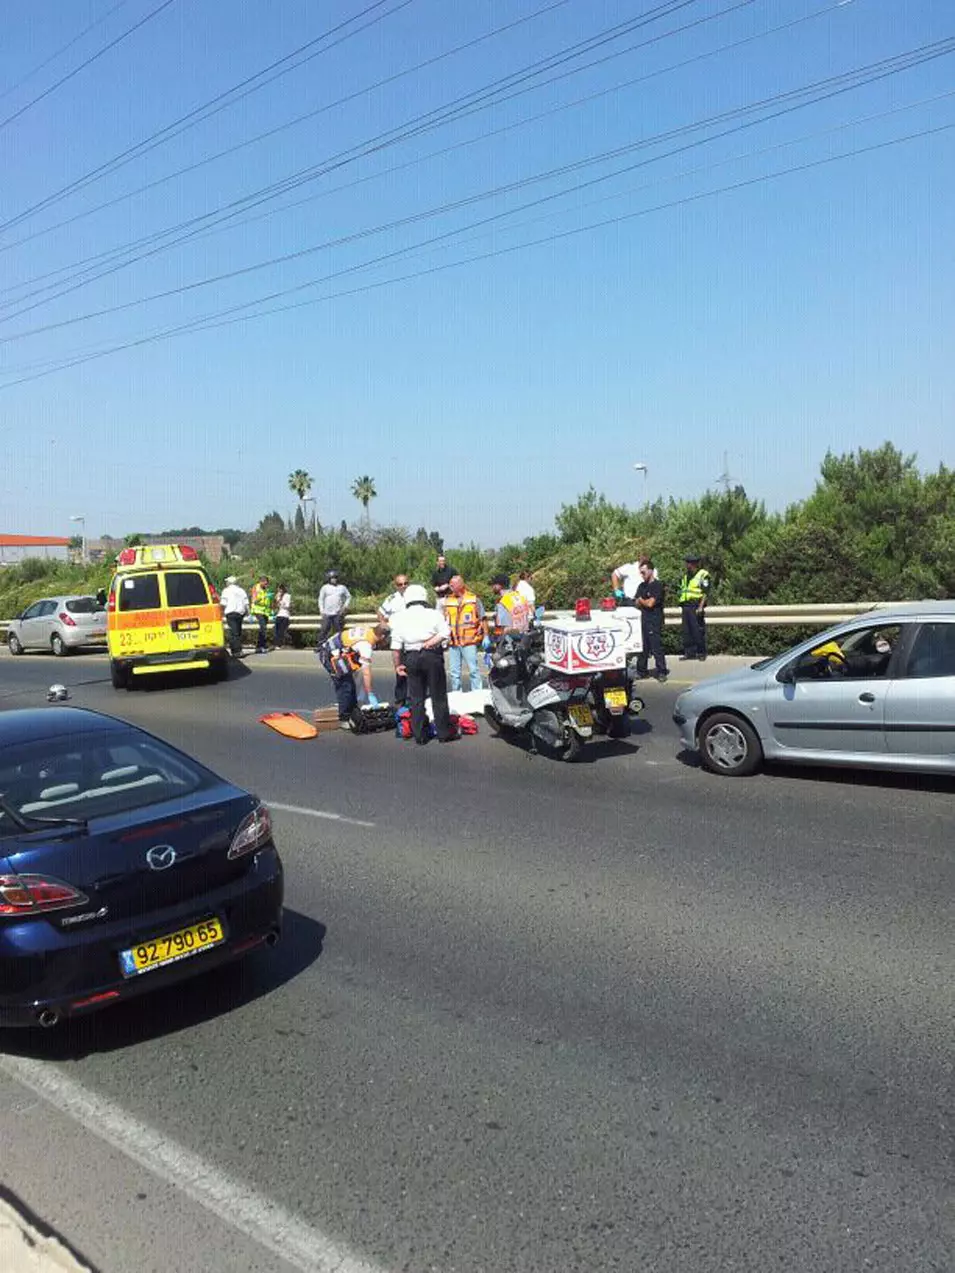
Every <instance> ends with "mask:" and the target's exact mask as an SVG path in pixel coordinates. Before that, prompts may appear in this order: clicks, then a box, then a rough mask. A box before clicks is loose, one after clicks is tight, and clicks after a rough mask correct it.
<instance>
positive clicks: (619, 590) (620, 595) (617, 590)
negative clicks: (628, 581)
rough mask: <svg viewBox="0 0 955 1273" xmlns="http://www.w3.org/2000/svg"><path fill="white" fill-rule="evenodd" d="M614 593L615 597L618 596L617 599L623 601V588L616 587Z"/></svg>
mask: <svg viewBox="0 0 955 1273" xmlns="http://www.w3.org/2000/svg"><path fill="white" fill-rule="evenodd" d="M613 595H614V597H615V598H616V600H617V601H623V589H622V588H614V590H613Z"/></svg>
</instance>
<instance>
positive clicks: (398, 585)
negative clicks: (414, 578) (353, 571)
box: [378, 575, 408, 628]
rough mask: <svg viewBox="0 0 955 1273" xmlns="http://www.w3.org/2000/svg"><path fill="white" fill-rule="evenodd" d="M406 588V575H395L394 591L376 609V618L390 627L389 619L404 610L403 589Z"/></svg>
mask: <svg viewBox="0 0 955 1273" xmlns="http://www.w3.org/2000/svg"><path fill="white" fill-rule="evenodd" d="M407 587H408V576H407V575H395V590H394V592H393V593H392V594H391V596H390V597H385V599H384V601H383V602H382V603H381V605H380V606H379V607H378V618H379V619H380V620H381V621H382V623H384V624H387V626H388V627H389V628H390V627H391V617H392V615H395V614H397V613H398V611H399V610H403V609H404V608H405V589H406V588H407Z"/></svg>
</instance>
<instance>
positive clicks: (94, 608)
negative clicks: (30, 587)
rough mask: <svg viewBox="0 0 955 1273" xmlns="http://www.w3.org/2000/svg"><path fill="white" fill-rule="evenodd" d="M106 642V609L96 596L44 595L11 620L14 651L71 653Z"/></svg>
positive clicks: (9, 641) (9, 632)
mask: <svg viewBox="0 0 955 1273" xmlns="http://www.w3.org/2000/svg"><path fill="white" fill-rule="evenodd" d="M105 644H106V608H105V606H103V605H101V604H100V602H99V600H98V599H97V598H96V597H44V598H43V599H42V600H41V601H34V603H33V605H32V606H27V608H26V609H25V610H24V612H23V613H22V614H21V615H18V616H17V617H16V618H15V619H12V620H11V621H10V626H9V628H8V629H7V645H8V646H9V648H10V653H11V654H22V653H23V652H24V650H47V651H52V652H53V653H54V654H58V655H61V656H62V655H64V654H69V653H70V651H71V650H75V649H78V648H79V647H80V646H85V645H105Z"/></svg>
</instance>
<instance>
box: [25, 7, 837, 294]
mask: <svg viewBox="0 0 955 1273" xmlns="http://www.w3.org/2000/svg"><path fill="white" fill-rule="evenodd" d="M693 3H696V0H667V2H666V3H664V4H661V5H658V6H657V8H656V9H652V10H649V11H648V12H647V13H644V14H642V15H641V16H640V17H639V18H636V19H631V20H630V21H628V22H626V23H623V24H621V25H620V26H617V27H613V28H610V29H609V31H603V32H600V33H598V35H596V36H594V37H591V38H590V39H588V40H586V41H583V42H582V43H580V44H577V45H572V46H570V47H569V49H563V50H560V51H559V52H558V53H557V54H552V55H550V56H548V57H547V58H544V59H542V60H539V61H538V62H535V63H531V64H530V66H529V67H524V68H521V70H519V71H515V72H512V73H511V74H509V75H507V76H504V77H502V78H501V79H498V80H495V81H491V83H490V84H487V85H484V86H483V87H482V88H480V89H477V90H474V91H472V92H471V93H468V94H465V95H464V96H462V97H458V98H455V99H453V100H452V101H451V102H450V103H445V105H444V106H442V107H438V108H435V109H434V110H432V111H428V112H426V113H425V114H424V115H420V116H416V117H414V118H412V119H411V120H410V121H405V123H404V124H402V125H399V126H397V127H396V128H392V129H389V130H387V131H386V132H384V133H380V134H378V135H377V136H375V137H373V138H371V139H370V140H369V141H367V142H362V143H359V144H357V145H355V146H352V147H349V148H348V149H347V150H344V151H339V152H338V153H337V154H334V155H332V156H330V157H327V158H326V159H324V160H323V161H322V162H321V163H320V164H317V165H311V166H309V167H307V168H304V169H300V170H299V171H298V172H296V173H293V174H292V175H291V176H290V177H287V178H284V179H283V180H282V181H280V182H277V183H273V184H272V185H270V186H265V187H261V188H260V189H259V190H256V191H253V192H251V193H250V194H248V195H244V196H242V197H240V198H236V199H233V200H231V201H230V202H228V203H225V204H221V205H219V206H218V207H216V208H213V209H211V210H210V211H208V212H205V213H200V214H197V215H196V216H194V217H191V218H189V219H187V220H186V221H183V222H179V223H178V224H177V225H175V226H171V227H167V228H166V229H164V230H159V231H155V232H153V233H152V234H150V235H147V236H145V237H144V238H143V239H142V240H140V241H139V242H138V243H135V244H131V245H129V246H128V247H124V248H118V249H115V250H111V251H108V252H106V253H101V254H99V258H97V259H102V258H107V259H108V258H109V257H113V258H114V263H112V264H110V265H109V266H108V268H104V269H103V270H101V271H99V272H98V273H96V272H91V273H90V276H89V277H88V278H86V279H83V280H82V282H80V283H77V284H75V285H73V284H71V285H70V286H65V287H61V284H62V283H66V282H68V280H66V279H64V280H61V281H60V283H57V284H55V285H53V286H54V287H61V290H60V291H58V292H55V294H54V295H53V296H50V297H47V298H46V300H45V301H44V302H42V303H46V301H47V300H55V299H57V298H59V297H60V296H63V295H65V294H66V293H68V292H71V291H75V290H76V288H77V287H80V286H85V285H86V284H87V283H89V282H95V281H97V280H98V279H101V278H104V277H106V276H108V275H110V274H113V273H116V272H117V271H118V270H120V269H124V268H126V266H127V265H129V264H134V263H136V262H138V261H140V260H144V259H147V258H148V257H150V256H154V255H156V254H157V253H158V252H161V251H166V250H168V249H169V248H171V247H176V246H179V245H181V244H182V243H184V242H188V241H189V240H190V239H192V238H195V237H196V236H197V235H198V234H199V233H201V232H203V231H205V230H208V229H210V228H212V227H213V226H215V225H219V224H222V223H224V222H226V221H231V220H234V219H235V218H237V217H239V216H241V215H242V214H243V213H245V212H248V211H249V210H250V209H252V208H256V207H258V206H260V205H262V204H264V203H269V202H271V201H272V200H273V199H275V198H279V197H281V196H282V195H283V194H286V193H289V192H290V191H291V190H294V189H296V188H298V187H299V186H302V185H305V184H308V183H310V182H312V181H316V180H318V179H319V178H320V177H323V176H326V175H328V173H330V172H334V171H336V170H337V169H339V168H342V167H345V166H347V165H348V164H351V163H354V162H356V161H357V160H359V159H363V158H367V157H369V156H370V155H374V154H377V153H379V152H381V151H382V150H385V149H388V148H389V147H391V146H394V145H397V144H399V143H400V142H402V141H406V140H408V139H409V138H412V137H415V136H418V135H420V134H422V133H425V132H429V131H431V130H433V129H435V128H438V127H442V126H443V125H445V124H447V123H450V122H455V121H456V120H457V119H459V118H464V117H466V116H467V115H469V114H473V113H476V111H478V110H483V109H486V108H487V106H489V105H498V104H500V102H502V101H508V100H511V99H512V98H513V97H517V96H521V95H522V94H523V93H526V92H529V91H532V89H528V88H525V89H521V90H519V91H517V92H509V93H508V95H507V96H506V97H500V96H498V100H497V101H494V100H492V99H493V98H494V97H495V96H496V95H498V94H500V93H501V92H502V91H503V90H506V89H510V88H512V87H513V86H514V84H520V83H523V82H525V81H527V80H528V79H531V78H534V77H537V76H539V75H541V74H542V73H543V72H544V71H546V70H547V69H551V68H552V67H555V66H560V65H563V64H565V63H566V62H567V61H569V60H572V58H574V57H577V56H580V53H581V51H582V50H583V51H589V50H590V49H592V48H595V47H599V46H600V45H603V44H606V43H608V42H609V41H610V40H613V39H617V38H620V36H621V34H628V33H629V32H630V31H631V30H633V29H635V28H637V27H640V26H644V25H646V24H648V23H649V22H652V21H655V20H656V19H657V18H658V17H661V16H668V15H669V14H670V13H671V12H674V11H676V10H678V9H682V8H685V7H687V6H688V5H689V4H693ZM749 3H752V0H741V2H740V3H739V4H738V5H735V6H733V8H736V7H743V5H747V4H749ZM832 7H833V8H837V7H839V6H838V5H835V6H832ZM728 11H729V10H724V11H722V12H723V13H725V12H728ZM717 16H720V15H717ZM690 25H696V24H690ZM685 29H686V28H684V27H681V28H677V29H676V30H675V31H671V32H665V33H664V34H663V35H662V36H658V37H654V38H653V39H652V40H648V41H643V42H641V43H640V44H637V45H635V46H631V50H630V51H633V49H639V48H642V47H645V46H646V45H647V44H652V43H656V42H657V41H658V40H659V39H663V38H667V37H669V36H671V35H675V34H679V33H681V32H682V31H683V30H685ZM605 60H607V59H606V58H601V59H598V60H597V62H591V63H588V64H586V66H584V67H581V68H575V70H574V71H572V72H564V73H563V74H562V75H560V76H557V77H553V78H552V79H551V80H549V81H545V83H552V82H554V79H559V78H565V77H566V76H567V75H568V74H574V73H577V71H578V70H583V69H589V67H592V66H594V65H597V64H599V62H602V61H605ZM536 87H541V85H534V86H532V88H536ZM476 103H477V104H476ZM172 235H179V237H178V238H171V239H170V236H172ZM164 238H167V239H170V241H169V242H168V243H166V244H162V245H161V246H159V247H157V248H156V249H155V250H154V251H151V252H139V253H138V254H137V251H136V249H137V248H139V247H145V246H147V245H149V244H151V243H159V242H160V241H161V240H162V239H164ZM126 252H131V253H132V255H131V256H130V258H129V260H127V261H119V260H118V258H119V257H121V256H122V255H123V254H124V253H126ZM104 263H105V262H104ZM56 272H59V271H56ZM17 290H19V289H17ZM48 290H51V289H49V288H41V289H40V291H48ZM26 299H28V297H27V296H21V297H20V298H19V299H18V300H15V301H10V302H6V303H5V306H0V308H2V307H9V305H11V304H20V303H21V302H22V301H24V300H26ZM32 308H35V306H32V305H31V306H28V307H26V308H25V309H23V310H19V311H17V313H18V314H19V313H24V312H26V311H27V309H32ZM16 316H17V315H8V316H7V317H8V318H9V317H16Z"/></svg>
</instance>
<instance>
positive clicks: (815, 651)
mask: <svg viewBox="0 0 955 1273" xmlns="http://www.w3.org/2000/svg"><path fill="white" fill-rule="evenodd" d="M673 719H674V721H675V722H676V724H677V725H678V726H679V729H680V736H681V738H682V741H683V743H684V745H685V747H687V748H689V749H691V750H696V751H698V752H699V755H700V760H701V762H702V764H703V765H704V766H705V767H706V768H707V769H708V770H709V771H710V772H711V773H714V774H723V775H725V776H727V777H742V776H744V775H746V774H752V773H755V772H756V770H758V769H759V768H760V766H761V765H762V763H763V761H764V760H773V761H792V762H794V763H801V764H813V765H851V766H856V767H873V768H884V769H905V770H919V771H922V772H926V773H955V601H913V602H905V603H892V604H886V605H882V606H879V607H878V608H877V609H874V610H870V611H868V612H867V613H866V614H861V615H858V616H857V617H856V618H854V619H851V620H849V621H848V622H846V623H840V624H839V625H838V626H836V627H833V628H830V629H829V630H828V631H826V632H823V633H820V634H819V635H818V636H814V637H813V638H812V639H811V640H809V641H803V642H802V643H801V644H800V645H796V646H794V647H793V648H792V649H791V650H787V651H786V653H785V654H777V655H775V656H774V657H773V658H771V659H763V660H762V661H761V662H759V663H754V664H753V665H752V667H748V668H743V669H741V670H740V671H737V672H730V673H728V674H727V675H725V676H715V677H713V678H712V679H711V680H708V681H701V682H700V683H699V684H698V685H695V686H693V688H692V689H689V690H686V691H685V693H683V694H681V695H680V697H679V698H678V699H677V701H676V706H675V708H674V713H673Z"/></svg>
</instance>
